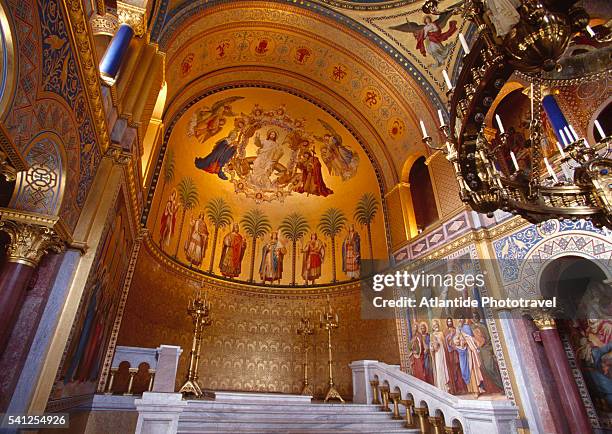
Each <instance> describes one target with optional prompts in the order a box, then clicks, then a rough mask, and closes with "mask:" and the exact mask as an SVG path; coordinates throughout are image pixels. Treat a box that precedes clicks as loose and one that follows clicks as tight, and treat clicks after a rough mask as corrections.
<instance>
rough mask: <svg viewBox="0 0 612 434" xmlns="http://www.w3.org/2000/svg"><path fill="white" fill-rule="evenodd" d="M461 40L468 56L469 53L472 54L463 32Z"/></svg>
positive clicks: (460, 35)
mask: <svg viewBox="0 0 612 434" xmlns="http://www.w3.org/2000/svg"><path fill="white" fill-rule="evenodd" d="M459 42H461V47H462V48H463V51H464V52H465V55H466V56H467V55H468V54H470V47H469V46H468V44H467V41H466V40H465V37H464V36H463V33H459Z"/></svg>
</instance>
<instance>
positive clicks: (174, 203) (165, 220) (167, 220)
mask: <svg viewBox="0 0 612 434" xmlns="http://www.w3.org/2000/svg"><path fill="white" fill-rule="evenodd" d="M177 195H178V193H177V191H176V188H175V189H173V190H172V192H171V193H170V197H169V198H168V202H166V207H165V208H164V213H163V214H162V216H161V227H160V230H159V235H160V236H159V246H160V247H161V249H162V251H163V250H164V247H170V240H171V239H172V236H173V235H174V228H175V227H176V215H177V213H178V210H179V203H178V200H177Z"/></svg>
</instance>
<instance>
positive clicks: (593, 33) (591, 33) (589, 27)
mask: <svg viewBox="0 0 612 434" xmlns="http://www.w3.org/2000/svg"><path fill="white" fill-rule="evenodd" d="M586 31H587V32H588V33H589V35H590V36H591V38H594V37H595V32H594V31H593V29H592V28H591V26H586Z"/></svg>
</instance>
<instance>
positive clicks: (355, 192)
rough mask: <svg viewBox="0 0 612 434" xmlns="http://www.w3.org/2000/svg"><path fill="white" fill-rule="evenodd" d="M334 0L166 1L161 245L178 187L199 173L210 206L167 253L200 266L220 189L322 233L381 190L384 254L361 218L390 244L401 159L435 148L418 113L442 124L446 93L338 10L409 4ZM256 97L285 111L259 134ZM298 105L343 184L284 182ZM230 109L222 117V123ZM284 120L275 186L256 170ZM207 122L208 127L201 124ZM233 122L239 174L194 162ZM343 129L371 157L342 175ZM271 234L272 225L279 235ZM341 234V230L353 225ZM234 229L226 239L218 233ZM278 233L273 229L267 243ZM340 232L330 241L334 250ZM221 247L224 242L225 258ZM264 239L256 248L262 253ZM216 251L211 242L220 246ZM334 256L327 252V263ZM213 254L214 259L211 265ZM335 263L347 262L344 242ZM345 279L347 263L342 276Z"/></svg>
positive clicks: (349, 144) (236, 200)
mask: <svg viewBox="0 0 612 434" xmlns="http://www.w3.org/2000/svg"><path fill="white" fill-rule="evenodd" d="M328 3H329V5H323V4H321V3H315V2H296V3H294V2H289V1H284V0H283V1H279V0H277V1H231V2H228V1H208V2H201V1H190V2H180V1H172V0H171V1H165V2H164V1H162V2H161V4H160V5H159V7H158V8H156V11H157V20H156V22H155V24H154V28H153V30H152V34H151V35H152V39H154V40H156V41H157V42H158V43H159V46H160V49H161V50H162V51H163V52H165V53H166V75H165V78H166V83H167V100H166V106H165V110H164V114H163V121H164V124H165V126H166V133H165V137H164V140H163V144H162V147H161V152H160V153H159V158H158V161H157V165H156V169H155V171H154V176H153V183H152V188H151V189H150V192H149V197H148V199H147V204H148V207H147V210H146V212H145V216H144V218H143V220H144V221H146V222H147V226H148V227H149V229H150V230H151V233H152V234H153V235H152V240H153V242H154V243H155V244H157V245H158V246H159V245H160V242H159V238H160V226H161V220H162V216H163V210H164V209H165V207H166V206H167V205H168V201H169V200H170V195H171V194H172V192H173V191H174V189H177V188H179V184H180V182H181V181H182V180H183V179H186V178H189V179H192V180H193V181H194V183H195V184H196V185H197V188H198V191H199V193H198V194H199V201H198V204H197V206H195V207H194V208H193V209H189V210H188V211H189V212H187V213H186V216H185V215H183V214H182V213H179V214H177V218H178V219H179V220H180V223H181V225H183V227H177V229H176V233H175V234H174V236H173V238H172V240H171V241H170V243H169V244H168V245H166V246H165V247H163V249H164V251H163V252H161V249H162V247H160V249H159V250H160V254H162V255H165V257H166V259H169V260H171V261H173V262H175V263H177V264H183V265H184V266H189V264H188V261H189V260H188V258H187V255H186V253H185V251H184V249H183V243H184V242H185V240H186V239H187V238H188V237H189V227H190V221H191V219H192V218H195V217H197V216H198V215H199V213H200V212H201V211H203V210H204V208H205V206H206V204H207V203H209V202H210V201H211V200H213V199H215V198H218V197H222V198H223V199H224V200H226V202H227V203H228V204H229V206H230V208H231V209H232V219H233V220H234V221H236V222H237V221H240V220H241V218H242V216H243V215H245V214H246V213H248V212H249V211H250V210H252V209H259V210H262V211H263V212H264V213H265V214H266V215H267V216H268V217H269V219H270V223H271V226H272V229H277V228H278V227H279V225H280V223H281V221H282V219H283V218H284V217H285V216H286V215H287V213H288V212H289V211H290V210H299V211H300V212H302V213H303V214H304V215H305V216H306V217H307V219H308V220H309V221H308V223H309V225H310V227H311V230H316V228H317V225H318V222H319V219H320V217H321V215H323V213H324V212H325V211H326V210H327V209H329V208H330V207H336V208H339V209H340V210H341V211H342V212H343V213H344V214H345V215H346V216H347V218H348V222H349V223H350V222H351V221H352V220H353V215H354V210H355V207H356V205H357V203H358V201H359V200H360V198H361V197H362V195H363V194H364V193H372V194H373V195H374V197H375V198H376V200H377V201H378V202H379V204H380V212H379V214H378V216H377V220H376V222H375V224H374V225H373V226H372V231H373V235H374V236H373V239H374V241H373V242H372V251H373V253H369V254H366V252H367V249H368V247H369V246H368V243H366V239H365V235H366V231H365V229H366V228H364V227H361V228H360V229H359V231H361V235H362V237H363V238H362V239H363V241H362V243H363V244H362V254H363V255H364V256H363V257H364V258H368V257H370V256H372V255H373V256H374V257H377V258H384V257H386V256H387V255H388V251H389V242H390V240H389V236H388V233H389V227H388V222H387V219H386V209H385V205H384V197H385V194H386V193H387V192H388V191H390V190H391V189H393V188H394V187H395V186H396V185H397V184H398V183H399V182H400V174H401V171H402V168H403V166H404V163H405V161H406V160H407V159H408V158H409V157H410V156H412V155H415V154H423V153H427V152H426V150H424V146H423V144H422V142H421V134H420V130H419V128H418V122H419V119H424V120H425V122H426V123H427V124H428V126H429V127H430V130H431V131H432V132H433V131H435V125H436V123H437V114H436V110H437V108H439V107H442V106H441V98H440V95H439V94H438V93H437V92H436V91H435V90H434V89H435V87H434V86H432V85H431V84H430V83H429V82H428V81H427V80H426V79H425V78H424V75H423V71H421V70H419V69H418V68H414V67H413V66H412V63H411V62H409V61H408V60H407V58H406V57H405V56H401V55H400V54H399V53H398V52H396V51H394V49H393V48H392V47H391V46H390V45H388V44H387V43H386V42H385V41H384V40H382V39H380V38H378V37H377V36H376V35H374V34H373V33H372V32H370V30H368V29H367V28H366V27H364V26H362V25H360V24H359V23H357V22H356V21H354V20H353V19H352V18H350V17H348V16H347V15H344V14H342V13H338V12H336V11H335V10H334V9H330V8H329V6H333V7H342V8H348V9H342V10H343V11H352V10H366V9H363V8H361V9H359V8H356V9H355V7H356V6H358V5H360V4H361V5H362V6H368V8H369V9H371V10H376V9H378V8H385V7H386V8H393V9H395V8H401V7H403V5H405V4H408V2H395V1H394V2H356V1H353V2H348V1H347V2H331V1H330V2H328ZM332 3H333V4H332ZM340 3H342V5H341V4H340ZM381 10H382V9H381ZM228 98H231V99H230V100H228ZM228 101H229V102H228ZM222 102H224V103H225V104H227V105H228V108H227V111H226V112H225V114H224V115H222V116H218V117H217V118H215V121H214V122H212V123H211V122H209V121H210V120H211V119H212V118H211V113H212V112H214V111H215V110H217V109H218V108H219V107H221V105H223V103H222ZM218 103H220V104H221V105H219V104H218ZM215 107H216V109H215ZM256 107H259V108H261V109H262V111H263V112H267V111H269V112H274V111H278V110H281V111H282V112H283V113H282V114H278V115H277V117H276V118H275V119H274V120H272V119H271V118H270V119H267V122H264V123H263V124H256V123H254V124H253V125H252V127H253V128H252V130H250V131H249V133H248V134H246V130H245V129H244V128H243V127H241V126H240V125H239V123H240V122H241V121H244V120H245V119H247V120H248V119H251V118H250V117H249V116H251V115H250V114H252V113H253V112H254V110H255V109H256ZM216 113H218V112H216ZM285 116H286V117H287V118H288V119H290V120H291V122H294V121H296V120H298V119H299V120H300V121H301V122H303V126H302V127H300V128H298V130H299V131H298V133H299V136H300V137H307V138H308V139H309V144H308V146H309V147H310V149H311V151H312V150H314V152H315V155H316V157H317V159H318V161H319V162H320V164H321V165H322V170H321V176H322V180H323V182H324V183H325V185H326V186H327V188H329V189H331V190H333V194H329V195H324V194H321V191H318V192H314V193H309V192H307V191H299V188H298V187H297V186H296V185H291V184H284V185H281V187H280V188H278V187H277V184H278V183H280V184H282V183H281V182H280V179H281V175H283V174H285V173H288V172H289V168H290V167H291V164H292V162H291V159H292V158H293V157H296V158H298V159H299V158H300V155H302V154H301V153H299V152H298V153H295V152H294V149H293V148H292V147H291V145H290V142H291V140H289V138H290V136H291V134H293V133H295V132H296V131H295V130H296V129H295V128H294V127H291V126H290V125H289V126H287V124H286V123H283V122H284V121H283V120H282V119H283V118H284V117H285ZM221 118H223V124H221V125H219V124H216V122H217V121H218V120H220V119H221ZM321 121H323V122H321ZM196 125H197V126H196ZM272 125H275V127H274V128H276V129H278V133H279V136H282V137H279V142H281V145H282V146H281V148H282V152H281V154H282V157H281V158H280V160H279V161H278V162H277V163H278V164H277V165H276V166H274V170H273V171H272V172H269V173H268V174H267V176H266V180H264V181H265V182H264V184H266V183H268V182H269V183H271V184H274V186H273V187H271V186H270V185H267V186H263V184H261V185H256V184H257V182H255V181H253V178H252V176H253V174H254V172H255V165H256V164H257V162H256V158H257V156H258V155H259V154H258V148H257V147H256V141H255V137H256V135H257V134H259V136H260V137H262V138H265V137H266V136H267V134H268V133H269V131H270V128H272ZM198 128H199V129H200V131H199V133H198V134H195V130H196V129H198ZM232 131H234V132H235V133H236V134H238V135H240V134H244V137H243V136H240V137H241V139H240V140H238V141H237V142H239V143H240V144H239V145H238V148H239V150H240V152H241V153H242V156H241V158H239V159H237V160H236V159H234V160H232V163H231V164H228V165H225V166H223V170H222V172H223V173H224V176H227V177H228V178H229V179H227V180H225V179H221V177H219V176H217V174H216V173H209V172H210V171H209V172H206V171H204V170H200V169H198V168H196V167H195V165H194V161H195V159H196V158H203V157H206V156H207V155H210V154H211V153H214V152H213V149H214V147H215V146H216V144H217V143H218V142H219V140H222V139H223V138H226V137H228V136H230V135H231V133H232ZM330 131H333V134H335V135H337V136H338V137H341V140H342V143H343V145H345V146H346V149H348V150H350V152H351V153H354V156H355V159H356V160H358V161H359V165H358V166H359V167H358V169H355V170H353V171H354V173H350V174H349V175H348V176H344V177H343V176H342V175H341V174H339V173H338V171H337V170H335V169H334V168H333V162H330V159H329V158H326V153H329V148H326V145H325V139H324V138H323V136H324V135H325V134H326V133H328V132H330ZM240 152H238V153H237V155H239V154H240ZM343 152H345V154H346V151H343ZM169 154H172V155H173V156H174V158H175V160H176V161H175V173H174V175H175V176H174V177H173V179H171V180H170V181H167V182H166V181H165V179H164V167H165V166H164V165H163V164H164V158H165V156H166V155H169ZM239 162H241V163H240V164H243V163H244V167H243V169H244V170H243V173H240V170H239V168H237V167H235V165H236V164H238V163H239ZM212 172H214V170H212ZM293 174H294V175H295V174H298V175H301V174H302V172H301V171H299V170H298V171H297V172H294V173H293ZM296 179H298V181H299V176H298V178H293V181H295V180H296ZM275 195H279V197H275ZM279 198H280V199H282V200H280V199H279ZM185 222H186V223H185ZM177 225H178V223H177ZM224 231H225V232H226V231H227V228H225V229H224ZM269 236H270V234H269V233H268V235H266V237H268V238H269ZM319 236H321V234H320V233H319ZM340 237H341V238H340V240H341V239H342V238H343V237H344V232H343V233H342V234H341V235H340ZM221 239H222V236H220V238H219V240H218V242H217V244H218V243H219V242H221ZM340 240H338V243H340V242H341V241H340ZM265 241H266V238H265V237H264V239H262V240H261V241H258V243H261V242H265ZM330 241H331V240H326V242H327V243H328V248H329V247H330V246H329V243H330ZM213 244H214V243H213ZM217 244H215V245H217ZM257 245H259V244H257ZM220 248H221V246H220V245H219V246H218V248H217V255H219V254H220V253H219V249H220ZM259 249H260V248H259V247H258V248H257V249H256V254H255V255H251V256H255V260H256V262H257V263H259V261H260V258H259V256H261V252H260V251H259ZM211 253H212V252H211V251H210V249H209V251H208V254H211ZM330 256H331V253H330V252H328V259H327V260H328V261H330V260H331V259H330ZM209 260H210V259H209V258H208V257H207V258H206V259H205V260H204V262H205V263H206V262H207V261H209ZM335 260H336V262H337V267H338V269H340V264H341V261H342V253H341V251H340V244H338V246H337V249H336V252H335ZM216 261H217V262H218V259H216ZM299 261H300V259H299V258H298V262H299ZM245 262H246V261H245ZM192 265H193V264H192ZM206 265H208V267H205V266H204V265H200V266H199V267H201V268H198V269H199V270H201V271H204V272H206V271H208V268H209V264H206ZM217 268H218V265H217V264H216V263H215V264H213V270H212V273H213V274H217V275H218V272H217V271H218V270H217ZM245 268H246V265H245ZM297 268H298V271H297V273H298V275H299V273H300V268H301V266H300V265H299V264H298V267H297ZM245 273H248V271H245V269H243V271H242V274H241V276H239V278H238V279H239V280H245V279H247V277H248V275H245ZM330 273H331V264H330V262H327V263H326V264H325V265H324V271H323V275H322V277H321V280H320V281H319V282H317V283H326V282H328V283H329V282H331V281H332V280H333V278H332V277H331V276H330ZM346 278H347V276H344V275H342V272H341V271H338V276H337V280H340V281H342V280H343V279H346ZM287 279H289V277H288V276H285V277H284V278H283V282H282V283H283V284H288V283H289V281H288V280H287ZM298 280H299V278H298Z"/></svg>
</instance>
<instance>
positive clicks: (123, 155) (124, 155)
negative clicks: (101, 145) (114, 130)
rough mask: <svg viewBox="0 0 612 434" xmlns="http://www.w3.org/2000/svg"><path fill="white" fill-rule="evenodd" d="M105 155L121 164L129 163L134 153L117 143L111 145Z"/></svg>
mask: <svg viewBox="0 0 612 434" xmlns="http://www.w3.org/2000/svg"><path fill="white" fill-rule="evenodd" d="M104 155H105V156H106V157H107V158H110V159H112V160H113V161H114V162H115V163H116V164H119V165H126V164H128V163H129V162H130V158H132V155H131V154H130V153H129V152H127V151H125V150H123V148H121V146H118V145H115V144H113V145H111V146H109V147H108V149H107V150H106V153H105V154H104Z"/></svg>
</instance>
